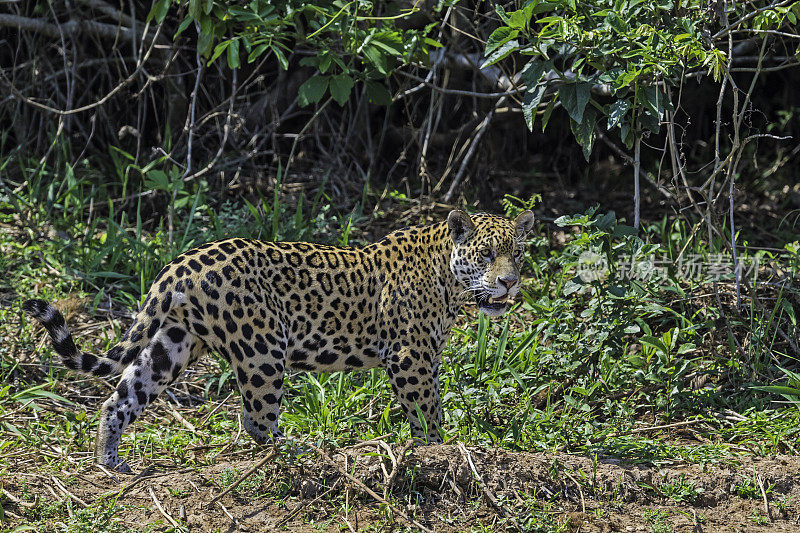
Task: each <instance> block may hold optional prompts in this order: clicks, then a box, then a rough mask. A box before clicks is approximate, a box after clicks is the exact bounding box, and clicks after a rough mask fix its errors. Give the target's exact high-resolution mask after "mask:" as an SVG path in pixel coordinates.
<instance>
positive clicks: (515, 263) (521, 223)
mask: <svg viewBox="0 0 800 533" xmlns="http://www.w3.org/2000/svg"><path fill="white" fill-rule="evenodd" d="M447 225H448V227H449V229H450V237H451V238H452V239H453V244H454V246H453V251H452V253H451V255H450V270H451V271H452V272H453V275H454V276H455V277H456V279H457V280H458V282H459V283H461V284H462V285H463V286H464V288H465V289H466V291H468V292H470V293H471V294H472V296H473V297H474V298H475V303H476V304H477V305H478V308H479V309H480V310H481V311H483V312H484V313H486V314H487V315H490V316H499V315H502V314H503V313H504V312H505V311H506V309H507V308H508V305H509V300H510V299H512V298H513V297H514V296H516V295H517V293H518V292H519V285H520V283H519V282H520V279H519V266H520V263H521V261H522V257H523V255H524V251H525V249H524V247H523V241H524V238H525V235H526V234H527V233H528V232H529V231H530V230H531V228H532V227H533V213H532V212H530V211H524V212H522V213H520V214H519V215H518V216H517V218H515V219H514V220H508V219H507V218H503V217H498V216H494V215H488V214H485V213H480V214H477V215H474V216H470V215H468V214H467V213H465V212H464V211H461V210H458V209H456V210H454V211H451V212H450V215H449V216H448V217H447Z"/></svg>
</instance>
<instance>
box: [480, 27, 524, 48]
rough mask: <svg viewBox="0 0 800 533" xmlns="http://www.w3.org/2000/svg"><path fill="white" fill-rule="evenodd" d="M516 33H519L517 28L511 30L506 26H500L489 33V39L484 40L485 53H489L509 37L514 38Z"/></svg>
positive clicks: (504, 42) (508, 39) (509, 38)
mask: <svg viewBox="0 0 800 533" xmlns="http://www.w3.org/2000/svg"><path fill="white" fill-rule="evenodd" d="M517 35H519V31H518V30H512V29H511V28H509V27H508V26H500V27H499V28H497V29H496V30H494V31H493V32H492V34H491V35H489V39H488V40H487V41H486V52H485V54H486V55H489V54H491V53H492V52H494V51H495V50H497V49H498V48H500V47H501V46H502V45H504V44H506V43H507V42H508V41H510V40H511V39H514V38H516V37H517Z"/></svg>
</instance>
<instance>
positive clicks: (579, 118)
mask: <svg viewBox="0 0 800 533" xmlns="http://www.w3.org/2000/svg"><path fill="white" fill-rule="evenodd" d="M591 90H592V84H591V83H588V82H582V81H579V82H574V83H566V84H564V85H562V86H561V88H560V89H559V90H558V97H559V99H560V100H561V105H563V106H564V109H566V111H567V113H569V116H570V118H571V119H572V120H574V121H575V122H577V123H578V124H581V123H582V122H583V112H584V110H585V109H586V104H588V103H589V96H590V92H591Z"/></svg>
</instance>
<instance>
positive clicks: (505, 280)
mask: <svg viewBox="0 0 800 533" xmlns="http://www.w3.org/2000/svg"><path fill="white" fill-rule="evenodd" d="M518 281H519V278H518V277H517V276H497V282H498V283H500V284H502V285H504V286H505V288H506V290H507V291H508V290H511V287H513V286H514V285H516V284H517V282H518Z"/></svg>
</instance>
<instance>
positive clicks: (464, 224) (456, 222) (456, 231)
mask: <svg viewBox="0 0 800 533" xmlns="http://www.w3.org/2000/svg"><path fill="white" fill-rule="evenodd" d="M447 227H449V228H450V237H452V239H453V242H454V243H456V244H461V243H463V242H464V241H466V240H467V238H469V236H470V235H472V232H473V231H475V223H474V222H473V221H472V219H471V218H470V216H469V215H468V214H467V213H465V212H464V211H462V210H461V209H453V210H452V211H450V214H449V215H447Z"/></svg>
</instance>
